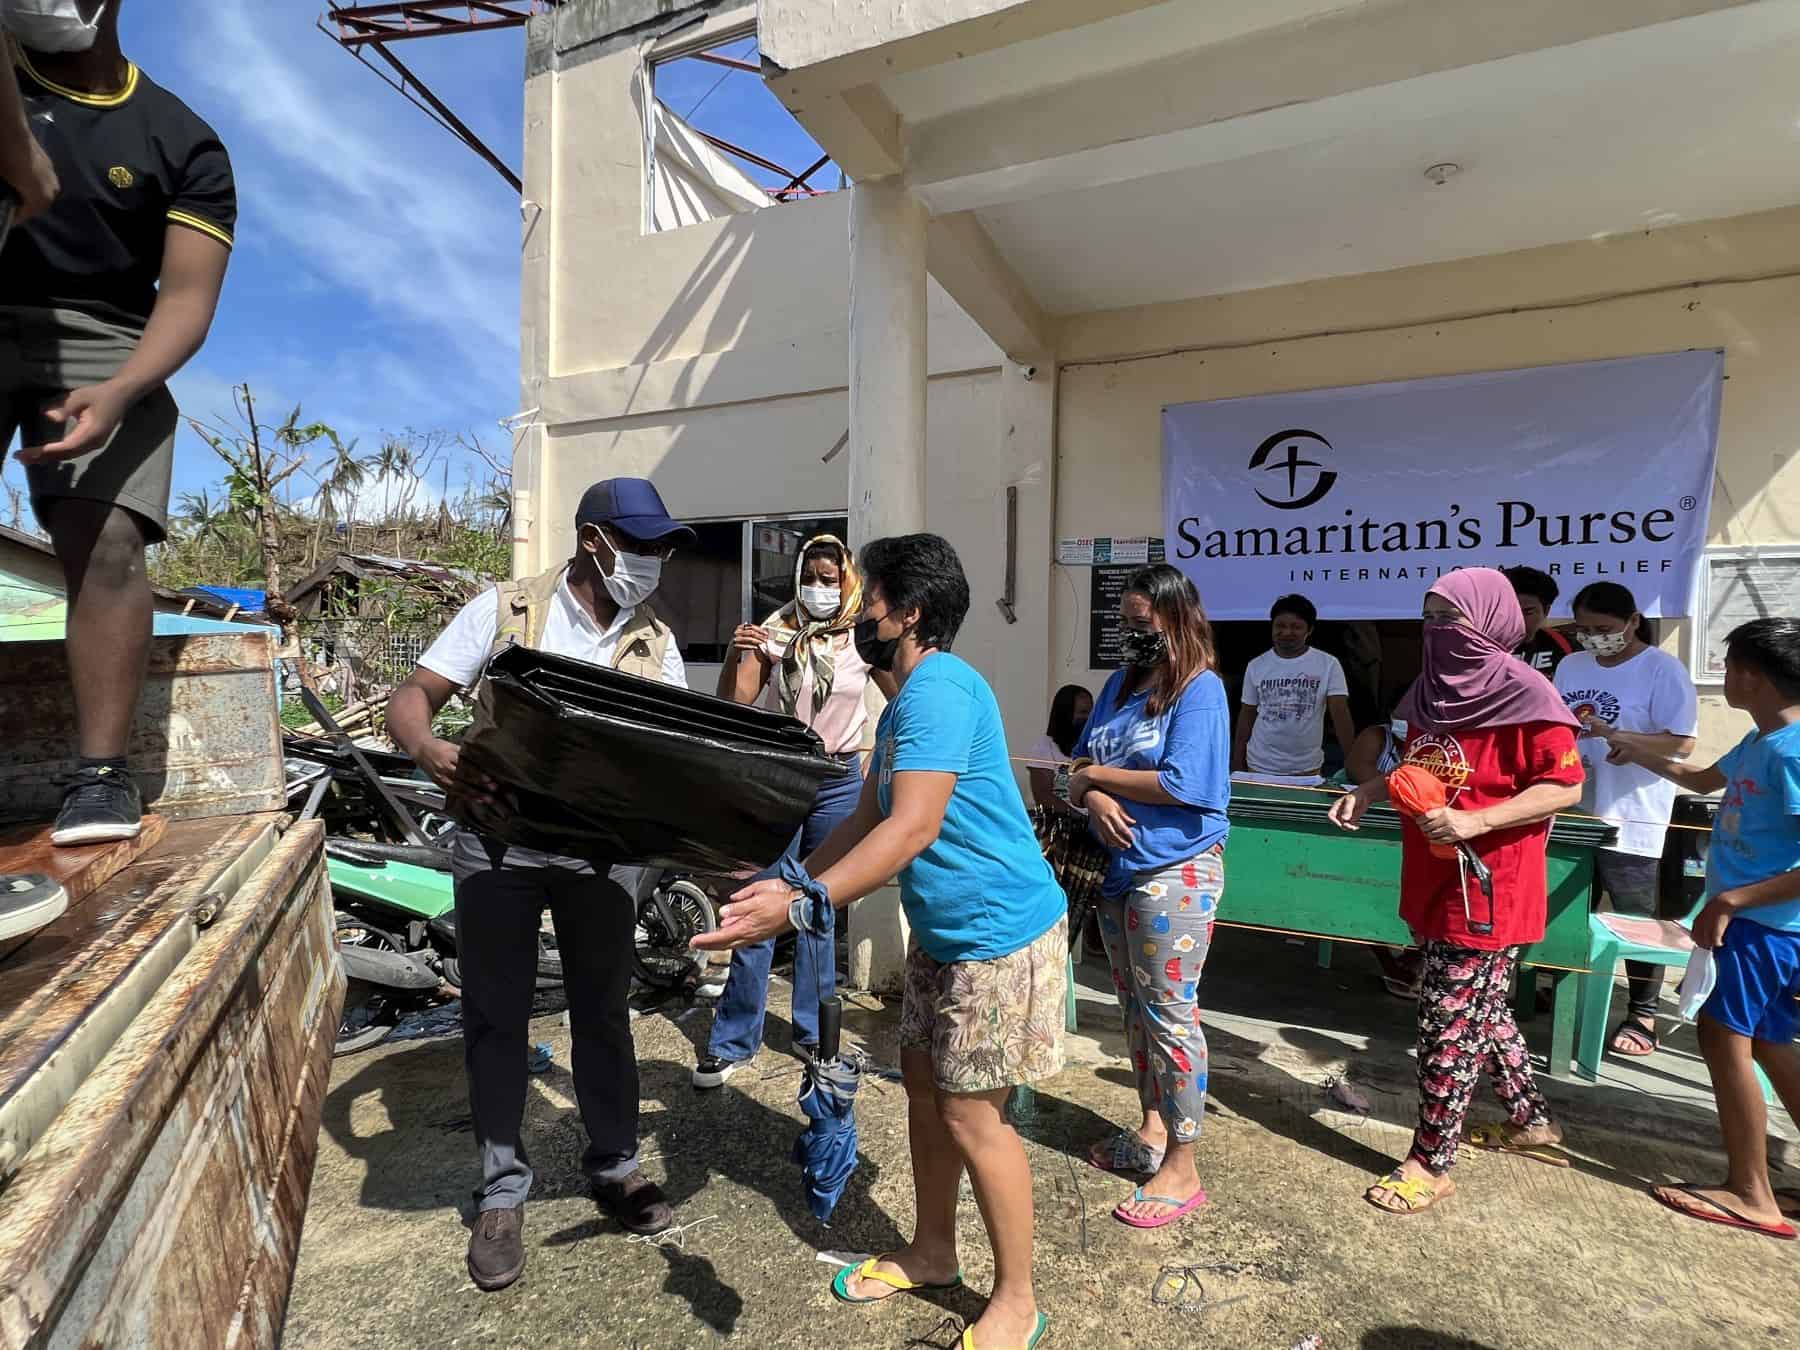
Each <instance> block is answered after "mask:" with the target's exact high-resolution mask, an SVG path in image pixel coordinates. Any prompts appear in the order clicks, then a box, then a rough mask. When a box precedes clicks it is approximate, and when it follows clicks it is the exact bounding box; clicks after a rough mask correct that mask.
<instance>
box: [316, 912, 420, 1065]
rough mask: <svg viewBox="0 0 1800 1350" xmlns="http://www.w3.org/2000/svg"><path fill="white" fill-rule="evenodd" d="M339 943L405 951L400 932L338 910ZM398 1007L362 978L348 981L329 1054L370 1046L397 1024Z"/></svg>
mask: <svg viewBox="0 0 1800 1350" xmlns="http://www.w3.org/2000/svg"><path fill="white" fill-rule="evenodd" d="M333 921H334V924H333V926H334V927H335V928H336V930H337V940H338V946H340V947H373V948H376V949H378V950H381V951H389V952H404V951H405V950H406V944H405V943H403V942H402V941H401V940H400V938H399V936H398V935H397V934H394V933H390V932H388V931H387V930H386V929H383V928H376V927H375V926H374V925H372V924H369V923H365V922H364V921H363V920H362V919H360V918H358V917H357V916H356V915H354V914H346V913H345V912H344V911H343V910H341V909H340V910H338V911H337V913H336V914H335V915H333ZM400 1011H401V1010H400V1008H399V1007H398V1006H397V1005H396V1004H395V1003H394V1001H393V1000H392V999H390V998H389V997H388V996H387V995H386V994H384V993H382V992H381V990H379V989H377V988H375V987H374V986H373V985H368V984H364V983H363V982H362V981H361V980H352V981H350V987H349V988H348V989H346V990H345V991H344V1011H343V1015H342V1017H341V1018H340V1019H339V1021H338V1033H337V1040H336V1041H335V1042H334V1043H333V1045H332V1047H331V1057H332V1058H333V1059H338V1058H341V1057H342V1056H344V1055H354V1054H356V1053H358V1052H359V1051H362V1050H372V1049H374V1048H375V1047H376V1046H378V1045H380V1044H381V1043H382V1042H383V1041H385V1040H386V1039H387V1038H388V1037H389V1036H392V1035H393V1034H394V1028H395V1027H396V1026H398V1025H399V1024H400Z"/></svg>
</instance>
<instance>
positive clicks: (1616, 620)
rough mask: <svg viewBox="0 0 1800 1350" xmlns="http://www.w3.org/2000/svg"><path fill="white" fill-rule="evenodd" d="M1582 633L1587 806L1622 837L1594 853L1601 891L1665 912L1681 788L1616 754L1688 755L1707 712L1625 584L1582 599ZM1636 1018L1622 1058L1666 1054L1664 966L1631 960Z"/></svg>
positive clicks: (1578, 630) (1630, 1012)
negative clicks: (1660, 1005)
mask: <svg viewBox="0 0 1800 1350" xmlns="http://www.w3.org/2000/svg"><path fill="white" fill-rule="evenodd" d="M1572 608H1573V610H1574V612H1575V636H1576V640H1577V641H1579V642H1580V643H1581V646H1582V648H1583V650H1581V651H1579V652H1577V653H1575V654H1574V655H1573V656H1566V657H1564V658H1563V661H1562V664H1561V665H1559V666H1558V667H1557V669H1556V688H1557V691H1558V692H1559V693H1561V694H1562V696H1563V701H1564V702H1565V703H1567V704H1568V705H1569V710H1570V711H1571V712H1572V713H1574V714H1575V716H1576V718H1577V719H1578V720H1579V721H1580V722H1581V724H1582V729H1583V735H1582V738H1581V742H1580V748H1581V760H1582V767H1583V768H1584V769H1586V770H1587V785H1586V787H1585V788H1584V789H1583V790H1582V794H1581V807H1582V809H1583V810H1584V811H1591V812H1592V813H1593V814H1594V815H1596V816H1599V817H1601V818H1602V819H1604V820H1607V821H1610V822H1612V823H1613V824H1614V825H1615V826H1616V827H1617V829H1618V837H1617V838H1616V839H1615V840H1614V841H1613V843H1612V845H1611V846H1610V847H1608V848H1603V849H1601V850H1599V851H1598V852H1597V853H1596V854H1595V855H1594V872H1595V876H1596V878H1597V879H1598V880H1599V883H1600V889H1602V890H1604V891H1605V892H1606V895H1607V898H1608V899H1609V900H1610V901H1611V902H1612V909H1613V912H1614V913H1615V914H1638V915H1643V916H1645V917H1647V918H1652V919H1654V918H1655V917H1656V916H1657V900H1658V892H1659V887H1658V880H1659V875H1660V873H1661V870H1662V853H1663V837H1664V835H1665V834H1666V833H1667V831H1668V825H1669V813H1670V812H1671V811H1672V810H1673V809H1674V806H1675V793H1676V788H1675V785H1674V784H1673V783H1671V782H1669V781H1668V780H1667V779H1665V778H1663V777H1661V776H1660V775H1658V774H1654V773H1652V772H1650V770H1648V769H1644V768H1640V767H1638V765H1637V764H1635V763H1621V762H1619V761H1618V760H1617V759H1615V758H1613V756H1612V753H1611V752H1612V750H1613V749H1614V748H1616V747H1620V746H1627V745H1628V746H1630V747H1632V748H1633V749H1636V750H1638V751H1640V752H1642V753H1643V754H1646V755H1658V756H1662V757H1663V758H1668V759H1680V758H1682V757H1684V756H1686V755H1688V754H1690V753H1692V751H1693V749H1694V732H1695V731H1696V730H1697V729H1698V726H1699V709H1698V706H1697V702H1698V701H1697V700H1696V698H1695V695H1694V686H1693V683H1692V682H1691V681H1690V680H1689V679H1688V677H1687V672H1686V671H1685V670H1683V669H1682V668H1681V662H1679V661H1677V660H1676V659H1675V658H1674V657H1672V656H1670V655H1669V654H1668V653H1667V652H1663V651H1658V650H1657V649H1656V648H1655V647H1653V646H1651V645H1650V638H1651V633H1650V626H1649V624H1648V623H1647V622H1646V621H1645V619H1644V616H1643V615H1641V614H1639V613H1638V607H1637V600H1636V599H1635V598H1633V596H1632V594H1631V592H1630V591H1628V590H1626V589H1625V587H1623V586H1620V585H1618V584H1617V583H1616V582H1611V581H1597V582H1595V583H1594V584H1593V585H1591V586H1588V587H1586V588H1584V589H1583V590H1582V592H1581V593H1580V594H1579V595H1577V596H1576V597H1575V602H1574V605H1573V606H1572ZM1625 974H1626V977H1627V979H1628V981H1629V994H1628V999H1629V1001H1628V1003H1627V1005H1626V1009H1627V1011H1626V1015H1625V1018H1624V1020H1623V1021H1621V1022H1620V1023H1619V1025H1618V1027H1617V1028H1616V1029H1615V1030H1614V1032H1613V1035H1612V1048H1613V1053H1614V1054H1618V1055H1628V1056H1631V1057H1632V1058H1642V1057H1643V1056H1645V1055H1649V1054H1653V1053H1654V1052H1655V1050H1656V1046H1657V1040H1656V1005H1657V1000H1658V998H1659V996H1660V995H1661V993H1662V968H1661V967H1660V966H1653V965H1650V964H1648V963H1646V962H1643V961H1630V962H1627V963H1626V966H1625Z"/></svg>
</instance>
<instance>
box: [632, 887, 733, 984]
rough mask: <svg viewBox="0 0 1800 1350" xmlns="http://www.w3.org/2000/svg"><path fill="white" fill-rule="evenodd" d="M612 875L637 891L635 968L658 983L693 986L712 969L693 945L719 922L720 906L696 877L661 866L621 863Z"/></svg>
mask: <svg viewBox="0 0 1800 1350" xmlns="http://www.w3.org/2000/svg"><path fill="white" fill-rule="evenodd" d="M610 875H611V877H612V879H613V880H614V881H615V882H617V883H618V884H619V885H620V886H622V887H623V888H624V890H625V893H626V895H628V896H630V897H631V903H632V909H633V911H634V913H635V915H636V923H635V925H634V932H633V935H632V936H633V946H632V970H633V972H634V973H635V974H636V975H637V978H638V980H639V981H640V982H641V983H643V984H645V985H648V986H649V987H650V988H652V989H684V988H685V989H693V988H696V987H698V986H699V985H700V983H701V981H702V978H703V976H704V975H705V973H706V964H705V958H703V957H699V956H696V955H695V954H694V953H693V951H691V950H690V949H689V947H688V943H690V942H691V941H692V940H693V939H694V938H696V937H698V936H699V935H700V934H702V933H710V932H712V931H713V930H714V929H716V928H718V926H719V914H718V910H717V909H716V908H715V907H714V905H713V899H712V896H711V895H710V894H708V893H707V890H706V888H705V887H704V886H702V885H701V884H700V883H699V882H698V881H696V880H695V879H694V878H693V877H690V876H686V875H683V874H681V873H678V872H669V871H666V870H664V869H662V868H660V867H615V868H613V869H612V872H611V874H610Z"/></svg>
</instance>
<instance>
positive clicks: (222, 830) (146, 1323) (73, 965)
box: [0, 814, 343, 1347]
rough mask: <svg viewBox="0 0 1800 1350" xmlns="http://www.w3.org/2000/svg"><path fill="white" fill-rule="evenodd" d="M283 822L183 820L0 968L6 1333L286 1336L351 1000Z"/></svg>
mask: <svg viewBox="0 0 1800 1350" xmlns="http://www.w3.org/2000/svg"><path fill="white" fill-rule="evenodd" d="M279 819H280V818H279V817H277V816H275V815H273V814H252V815H240V816H225V817H214V818H210V819H196V820H180V821H176V822H174V823H172V824H171V825H170V826H169V829H168V833H167V834H166V836H165V837H164V838H163V839H162V841H161V842H160V843H159V844H157V845H156V846H155V847H153V848H151V849H150V850H148V851H147V852H146V853H145V854H144V855H143V856H142V857H140V858H139V859H138V860H137V861H136V862H135V863H133V864H132V865H131V866H129V867H127V868H125V869H124V870H123V871H121V872H120V873H119V874H118V875H117V876H115V877H114V878H113V879H112V880H111V881H109V882H107V883H106V884H105V885H104V886H102V887H101V888H100V889H99V890H97V891H95V892H94V893H93V894H92V895H90V896H87V897H86V898H84V899H82V900H80V901H77V902H75V903H73V904H72V905H71V906H70V909H69V911H68V913H66V914H65V915H64V916H63V917H62V918H61V919H59V920H57V922H56V923H54V924H52V925H51V926H50V927H48V928H46V929H44V930H42V931H41V932H40V933H39V934H37V935H36V936H35V937H34V938H33V939H32V940H31V942H30V943H28V944H27V945H26V946H25V947H24V948H23V949H22V950H21V951H19V952H18V953H16V954H14V955H13V956H12V957H11V958H10V959H9V960H7V961H6V962H5V963H3V964H0V1345H4V1346H7V1347H14V1346H40V1345H41V1346H63V1345H70V1346H74V1345H83V1346H85V1345H125V1344H135V1345H152V1346H161V1345H182V1346H206V1347H211V1346H270V1345H274V1344H276V1343H278V1342H279V1339H280V1334H281V1321H282V1313H283V1310H284V1308H285V1305H286V1302H287V1293H288V1285H289V1280H290V1278H291V1275H292V1271H293V1262H294V1255H295V1252H296V1250H297V1248H298V1246H299V1240H300V1227H301V1221H302V1218H303V1216H304V1212H305V1207H306V1195H307V1189H308V1186H309V1184H310V1182H311V1177H312V1166H313V1156H314V1149H315V1147H316V1143H317V1135H318V1125H319V1112H320V1108H321V1104H322V1100H323V1094H324V1090H325V1085H326V1081H327V1078H328V1075H329V1071H330V1062H331V1061H330V1056H331V1048H332V1042H333V1039H334V1037H335V1034H336V1030H337V1020H338V1012H339V1007H340V1004H341V1001H342V996H343V979H342V975H341V974H340V972H339V970H338V966H337V962H336V959H335V951H334V946H333V936H332V923H331V900H330V888H329V885H328V883H327V881H326V876H325V868H324V853H323V846H322V844H323V832H322V828H321V827H319V826H318V825H316V824H314V823H305V824H301V825H296V826H294V827H293V828H291V829H289V830H288V831H287V832H286V833H285V834H280V833H278V831H277V826H278V823H279Z"/></svg>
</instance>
